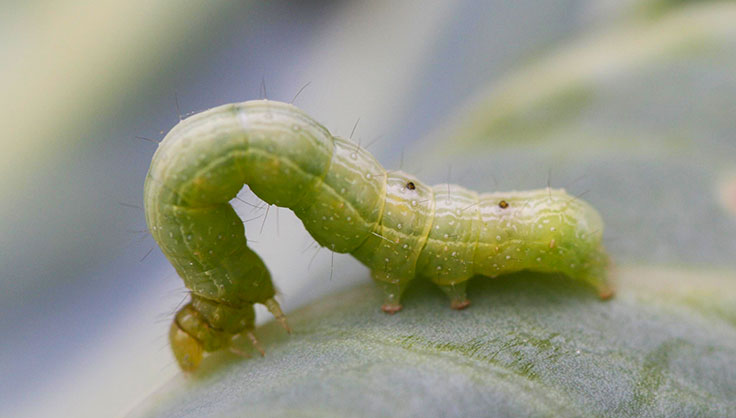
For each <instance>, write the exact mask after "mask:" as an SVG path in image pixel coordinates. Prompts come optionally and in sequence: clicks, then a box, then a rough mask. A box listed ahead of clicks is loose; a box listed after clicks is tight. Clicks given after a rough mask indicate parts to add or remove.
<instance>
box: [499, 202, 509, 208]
mask: <svg viewBox="0 0 736 418" xmlns="http://www.w3.org/2000/svg"><path fill="white" fill-rule="evenodd" d="M498 207H499V208H501V209H506V208H507V207H509V202H507V201H505V200H502V201H500V202H498Z"/></svg>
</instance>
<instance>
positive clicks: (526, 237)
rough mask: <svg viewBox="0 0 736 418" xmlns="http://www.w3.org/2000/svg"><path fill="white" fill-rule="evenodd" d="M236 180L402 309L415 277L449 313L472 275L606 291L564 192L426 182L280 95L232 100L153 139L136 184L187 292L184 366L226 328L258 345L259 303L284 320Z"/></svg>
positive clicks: (226, 333)
mask: <svg viewBox="0 0 736 418" xmlns="http://www.w3.org/2000/svg"><path fill="white" fill-rule="evenodd" d="M246 184H247V185H248V186H249V187H250V189H251V190H252V191H253V192H254V193H255V194H256V195H257V196H258V197H260V198H261V199H263V200H264V201H265V202H267V203H268V204H275V205H278V206H282V207H286V208H289V209H291V210H293V211H294V213H295V214H296V215H297V216H298V217H299V218H300V219H301V220H302V222H303V223H304V226H305V227H306V229H307V231H309V233H310V234H311V235H312V237H314V239H315V240H316V241H317V242H318V243H319V244H320V245H321V246H324V247H327V248H329V249H331V250H332V251H335V252H339V253H350V254H352V255H353V256H355V258H357V259H358V260H359V261H361V262H362V263H363V264H365V265H366V266H367V267H368V268H370V269H371V271H372V276H373V278H374V279H375V280H376V282H377V283H378V284H379V285H380V287H381V288H382V289H383V292H384V294H385V298H384V302H383V306H382V309H383V310H384V311H385V312H388V313H394V312H397V311H399V310H400V309H401V294H402V293H403V291H404V289H405V288H406V286H407V285H408V284H409V282H410V281H411V280H413V279H414V278H424V279H428V280H431V281H432V282H434V283H436V284H437V285H438V286H439V287H440V289H442V290H443V291H444V293H446V294H447V296H448V297H449V299H450V304H451V307H452V308H455V309H462V308H465V307H466V306H468V304H469V301H468V299H467V297H466V292H465V287H466V284H467V281H468V279H470V278H471V277H472V276H475V275H481V276H490V277H494V276H498V275H501V274H506V273H511V272H515V271H519V270H533V271H539V272H559V273H562V274H564V275H566V276H568V277H570V278H572V279H577V280H581V281H584V282H587V283H589V284H590V285H592V286H593V287H594V288H595V289H596V290H597V292H598V294H599V296H600V297H602V298H607V297H610V296H611V295H612V294H613V289H612V287H611V286H610V284H609V282H608V278H607V266H608V256H607V255H606V253H605V251H604V249H603V246H602V244H601V238H602V233H603V222H602V221H601V218H600V216H599V215H598V213H597V212H596V210H595V209H593V208H592V207H591V206H590V205H588V204H587V203H585V202H583V201H582V200H580V199H577V198H575V197H573V196H570V195H569V194H567V193H566V192H565V191H564V190H562V189H550V188H547V189H540V190H533V191H523V192H505V193H500V192H495V193H482V194H479V193H476V192H473V191H470V190H467V189H465V188H463V187H460V186H457V185H450V186H448V185H447V184H440V185H435V186H427V185H425V184H424V183H422V182H421V181H419V180H418V179H416V178H414V177H412V176H411V175H409V174H406V173H404V172H401V171H386V170H384V168H383V167H382V166H381V165H380V164H379V163H378V162H377V161H376V160H375V159H374V158H373V156H371V155H370V154H369V153H368V152H367V151H366V150H365V149H363V148H361V147H359V146H357V145H356V144H355V143H353V142H351V141H349V140H346V139H343V138H340V137H336V136H333V135H332V134H330V132H329V131H328V130H327V129H325V128H324V127H322V126H321V125H320V124H319V123H317V122H316V121H314V119H312V118H310V117H309V116H307V115H306V114H305V113H303V112H302V111H301V110H299V109H298V108H296V107H294V106H292V105H290V104H286V103H281V102H275V101H269V100H254V101H248V102H244V103H235V104H228V105H223V106H219V107H215V108H213V109H210V110H207V111H204V112H202V113H199V114H195V115H193V116H191V117H188V118H186V119H184V120H182V121H181V122H179V123H178V124H177V125H176V126H175V127H174V128H173V129H172V130H171V131H170V132H169V133H168V134H167V135H166V137H165V138H164V139H163V141H162V142H161V144H160V145H159V148H158V149H157V151H156V153H155V155H154V156H153V161H152V162H151V167H150V170H149V172H148V175H147V177H146V183H145V192H144V203H145V212H146V221H147V223H148V226H149V229H150V231H151V234H152V235H153V237H154V239H155V240H156V242H157V243H158V245H159V246H160V247H161V250H162V251H163V253H164V254H165V255H166V257H167V258H168V260H169V261H170V262H171V264H172V265H173V266H174V268H175V269H176V271H177V273H178V274H179V276H181V278H182V279H183V280H184V283H185V285H186V287H187V288H189V290H190V291H191V301H190V302H189V303H188V304H187V305H186V306H184V307H183V308H181V309H180V310H179V311H178V312H177V314H176V316H175V318H174V321H173V323H172V325H171V329H170V333H169V338H170V343H171V347H172V349H173V352H174V355H175V357H176V359H177V361H178V363H179V365H180V366H181V368H182V369H184V370H187V371H189V370H194V369H196V368H197V366H198V365H199V363H200V361H201V360H202V358H203V355H204V352H212V351H216V350H220V349H224V348H228V347H229V346H230V341H231V339H232V338H233V337H234V336H236V335H239V334H243V335H246V336H248V337H249V338H250V339H251V341H253V343H254V344H255V345H257V340H256V339H255V336H254V335H253V332H252V331H253V328H254V320H255V314H254V310H253V305H254V304H255V303H261V304H264V305H266V307H267V308H268V309H269V311H270V312H271V313H273V314H274V316H275V317H276V318H277V320H279V321H280V322H281V324H282V325H283V326H284V327H285V328H286V329H287V330H288V329H289V328H288V325H287V322H286V317H285V316H284V314H283V313H282V311H281V309H280V307H279V305H278V303H277V302H276V301H275V299H274V287H273V283H272V281H271V276H270V273H269V271H268V269H267V268H266V266H265V265H264V263H263V261H262V260H261V259H260V257H259V256H258V255H256V254H255V253H254V252H253V251H252V250H251V249H250V248H249V247H248V245H247V242H246V237H245V230H244V226H243V221H242V220H241V219H240V218H239V217H238V215H237V214H236V213H235V211H234V209H233V208H232V206H231V205H230V203H229V202H230V201H231V200H232V199H233V198H234V197H235V196H236V194H237V193H238V192H239V191H240V190H241V188H242V187H243V185H246Z"/></svg>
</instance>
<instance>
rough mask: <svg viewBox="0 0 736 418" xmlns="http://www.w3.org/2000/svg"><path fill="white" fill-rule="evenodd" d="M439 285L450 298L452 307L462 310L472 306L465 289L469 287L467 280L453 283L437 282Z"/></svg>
mask: <svg viewBox="0 0 736 418" xmlns="http://www.w3.org/2000/svg"><path fill="white" fill-rule="evenodd" d="M437 287H439V288H440V289H441V290H442V292H444V293H445V295H447V297H448V298H450V307H451V308H452V309H456V310H461V309H465V308H467V307H468V306H470V300H468V297H467V295H466V291H465V290H466V288H467V287H468V281H467V280H465V281H462V282H457V283H451V284H437Z"/></svg>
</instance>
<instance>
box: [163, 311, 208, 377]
mask: <svg viewBox="0 0 736 418" xmlns="http://www.w3.org/2000/svg"><path fill="white" fill-rule="evenodd" d="M169 343H170V344H171V349H172V351H173V352H174V357H175V358H176V361H177V363H179V366H180V367H181V368H182V370H184V371H186V372H191V371H194V370H195V369H196V368H197V367H199V363H200V362H202V357H203V355H204V346H203V345H202V343H200V342H199V341H197V340H196V339H195V338H194V337H192V336H191V335H189V334H188V333H187V332H185V331H184V330H183V329H181V328H180V327H179V324H178V323H177V321H176V320H174V321H173V322H172V323H171V329H170V330H169Z"/></svg>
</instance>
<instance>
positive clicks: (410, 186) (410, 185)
mask: <svg viewBox="0 0 736 418" xmlns="http://www.w3.org/2000/svg"><path fill="white" fill-rule="evenodd" d="M406 188H407V189H409V190H414V189H416V188H417V186H416V185H415V184H414V182H413V181H410V182H408V183H406Z"/></svg>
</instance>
